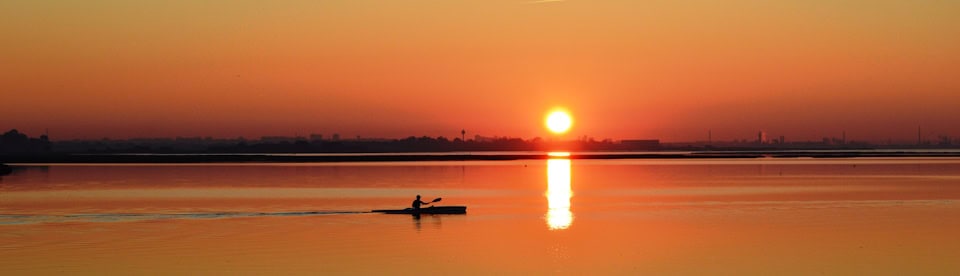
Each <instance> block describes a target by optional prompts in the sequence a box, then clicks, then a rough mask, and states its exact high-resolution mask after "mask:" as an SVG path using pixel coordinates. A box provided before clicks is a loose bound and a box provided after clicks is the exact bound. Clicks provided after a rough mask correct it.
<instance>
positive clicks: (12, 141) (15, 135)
mask: <svg viewBox="0 0 960 276" xmlns="http://www.w3.org/2000/svg"><path fill="white" fill-rule="evenodd" d="M50 149H51V143H50V139H49V138H48V137H47V135H41V136H40V138H31V137H28V136H27V135H26V134H23V133H20V131H17V130H16V129H11V130H10V131H7V132H6V133H4V134H3V136H2V137H0V152H3V153H42V152H49V151H50Z"/></svg>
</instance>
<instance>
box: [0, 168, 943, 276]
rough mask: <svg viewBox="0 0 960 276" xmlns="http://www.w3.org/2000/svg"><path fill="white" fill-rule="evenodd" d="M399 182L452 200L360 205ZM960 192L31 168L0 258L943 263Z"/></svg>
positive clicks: (792, 266) (427, 264)
mask: <svg viewBox="0 0 960 276" xmlns="http://www.w3.org/2000/svg"><path fill="white" fill-rule="evenodd" d="M416 194H421V195H423V196H424V198H425V199H427V200H430V199H433V198H435V197H442V198H443V199H442V201H440V204H441V205H466V206H468V213H467V214H466V215H437V216H422V217H420V218H419V219H417V218H415V217H412V216H407V215H385V214H372V213H367V211H369V210H371V209H386V208H403V207H407V206H408V205H409V202H410V201H411V200H412V199H413V196H414V195H416ZM958 199H960V159H954V158H894V159H881V158H844V159H775V158H773V159H742V160H740V159H735V160H655V159H654V160H567V159H563V157H556V158H555V159H551V160H519V161H467V162H399V163H328V164H277V163H271V164H256V163H253V164H246V163H245V164H175V165H174V164H142V165H122V164H87V165H66V164H49V165H30V166H21V167H18V169H17V171H16V172H15V173H14V174H12V175H7V176H3V177H2V178H0V267H3V269H2V270H3V271H5V272H9V273H13V274H31V273H64V272H66V273H70V274H77V273H82V274H101V273H105V272H109V273H124V274H134V273H137V274H139V273H158V274H160V273H162V274H169V273H191V274H195V273H231V274H232V273H250V274H263V273H277V272H280V273H301V274H307V273H311V274H316V273H368V274H383V273H400V274H422V273H445V274H447V273H458V274H462V273H471V274H472V273H477V274H492V273H510V274H522V273H537V274H543V273H556V272H559V273H569V274H597V273H611V274H640V273H643V274H768V275H769V274H803V275H809V274H821V273H823V274H954V275H955V274H957V273H960V265H958V264H957V262H956V260H958V259H960V239H957V238H956V233H960V204H958V201H957V200H958ZM5 274H6V273H5Z"/></svg>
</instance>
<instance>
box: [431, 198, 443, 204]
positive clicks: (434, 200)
mask: <svg viewBox="0 0 960 276" xmlns="http://www.w3.org/2000/svg"><path fill="white" fill-rule="evenodd" d="M441 199H443V198H442V197H438V198H434V199H433V201H431V202H430V203H434V202H437V201H440V200H441Z"/></svg>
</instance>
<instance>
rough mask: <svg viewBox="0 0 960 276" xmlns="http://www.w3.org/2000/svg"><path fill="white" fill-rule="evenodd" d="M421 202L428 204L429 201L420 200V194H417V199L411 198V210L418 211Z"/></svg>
mask: <svg viewBox="0 0 960 276" xmlns="http://www.w3.org/2000/svg"><path fill="white" fill-rule="evenodd" d="M422 204H430V202H423V201H420V195H417V199H414V200H413V206H412V207H413V211H414V212H420V205H422Z"/></svg>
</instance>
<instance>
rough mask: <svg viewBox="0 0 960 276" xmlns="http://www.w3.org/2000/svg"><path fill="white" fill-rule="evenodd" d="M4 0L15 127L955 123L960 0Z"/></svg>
mask: <svg viewBox="0 0 960 276" xmlns="http://www.w3.org/2000/svg"><path fill="white" fill-rule="evenodd" d="M531 2H539V1H530V0H516V1H514V0H497V1H365V0H356V1H269V2H264V1H156V2H147V1H3V2H0V34H2V35H0V93H2V99H3V100H2V107H0V128H2V129H3V130H7V129H11V128H16V129H19V130H20V131H22V132H24V133H28V134H30V135H33V136H36V135H39V134H41V133H43V132H44V130H45V129H49V130H50V132H51V136H52V138H54V139H58V140H59V139H72V138H99V137H111V138H131V137H175V136H213V137H237V136H245V137H260V136H273V135H280V136H292V135H293V134H295V133H299V134H300V135H309V134H310V133H322V134H324V135H325V136H329V135H332V134H333V133H339V134H340V135H341V136H342V137H356V136H357V135H360V136H362V137H386V138H397V137H406V136H410V135H417V136H420V135H428V136H434V137H435V136H446V137H450V138H455V137H459V131H460V130H461V129H466V130H467V132H468V133H467V136H468V137H470V136H472V135H475V134H481V135H486V136H511V137H522V138H532V137H545V138H546V137H553V136H552V135H551V134H549V133H548V132H547V130H546V129H545V128H544V126H543V116H544V115H545V114H546V112H547V111H548V110H550V109H551V108H554V107H557V106H562V107H565V108H566V109H568V110H569V111H570V112H571V113H572V114H573V117H574V120H575V125H574V128H573V129H572V131H571V132H570V133H568V134H566V135H565V136H564V137H561V138H564V139H573V138H575V137H578V136H582V135H589V136H591V137H596V138H598V139H602V138H613V139H632V138H659V139H662V140H664V141H694V140H706V137H707V131H708V130H712V133H713V139H714V140H731V139H744V138H751V137H755V135H756V133H757V131H760V130H763V131H766V132H767V133H768V134H769V135H770V136H771V137H776V136H780V135H784V136H786V137H787V140H793V141H796V140H817V139H819V138H820V137H828V136H832V137H839V136H840V135H841V133H842V132H843V131H846V134H847V139H849V140H873V141H883V140H887V139H894V140H903V141H910V140H915V139H916V135H917V127H918V126H920V127H921V131H922V132H923V133H922V134H923V135H924V136H926V137H927V138H929V139H934V138H935V137H936V136H937V135H952V136H960V124H958V123H956V121H957V119H958V118H960V104H958V103H960V78H958V77H957V72H960V51H957V50H956V49H960V17H957V16H956V11H958V10H960V2H954V1H836V2H834V1H666V2H648V1H603V0H600V1H575V0H568V1H550V2H545V3H540V4H531Z"/></svg>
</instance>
